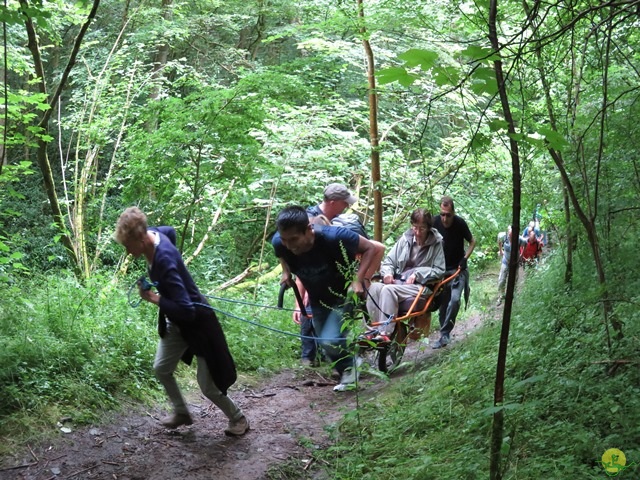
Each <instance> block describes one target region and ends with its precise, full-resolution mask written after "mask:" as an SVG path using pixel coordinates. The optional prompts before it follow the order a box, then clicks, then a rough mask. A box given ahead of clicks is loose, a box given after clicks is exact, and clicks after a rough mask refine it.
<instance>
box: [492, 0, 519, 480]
mask: <svg viewBox="0 0 640 480" xmlns="http://www.w3.org/2000/svg"><path fill="white" fill-rule="evenodd" d="M497 14H498V0H491V1H490V3H489V41H490V42H491V47H492V49H493V51H494V52H495V53H496V54H497V53H498V52H500V45H499V43H498V31H497V28H496V17H497ZM493 66H494V71H495V73H496V81H497V84H498V94H499V96H500V104H501V105H502V113H503V115H504V119H505V120H506V122H507V124H508V127H507V130H508V132H509V153H510V156H511V178H512V184H513V214H512V215H513V216H512V219H511V225H512V230H513V236H512V239H511V245H512V247H511V255H510V257H509V278H508V279H507V292H506V297H505V302H504V310H503V312H502V328H501V330H500V346H499V348H498V361H497V364H496V381H495V386H494V391H493V405H494V406H495V407H501V406H502V405H503V404H504V379H505V369H506V364H507V347H508V346H509V330H510V327H511V308H512V305H513V291H514V289H515V284H516V274H517V269H518V248H517V245H518V242H517V240H516V241H514V239H517V238H518V237H517V235H518V233H517V232H519V231H520V210H521V205H520V197H521V188H522V186H521V180H522V179H521V174H520V154H519V152H518V142H517V141H515V140H514V136H515V133H516V129H515V122H514V120H513V116H512V114H511V108H510V106H509V97H508V95H507V86H506V78H505V76H504V73H503V71H502V60H501V59H500V56H498V58H497V59H496V60H494V62H493ZM503 432H504V409H503V408H499V409H498V410H497V411H496V412H495V413H494V415H493V424H492V429H491V450H490V459H489V475H490V478H491V480H500V479H501V478H502V471H501V467H502V465H501V464H502V458H501V449H502V442H503V436H504V434H503Z"/></svg>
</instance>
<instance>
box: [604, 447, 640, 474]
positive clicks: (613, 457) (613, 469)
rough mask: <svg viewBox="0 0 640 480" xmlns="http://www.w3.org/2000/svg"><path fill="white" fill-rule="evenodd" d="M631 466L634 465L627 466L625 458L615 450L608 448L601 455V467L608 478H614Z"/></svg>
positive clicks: (620, 452)
mask: <svg viewBox="0 0 640 480" xmlns="http://www.w3.org/2000/svg"><path fill="white" fill-rule="evenodd" d="M632 465H634V464H633V463H632V464H630V465H627V457H625V455H624V452H623V451H622V450H619V449H617V448H610V449H608V450H607V451H606V452H604V453H603V454H602V467H603V468H604V471H605V472H607V475H609V476H610V477H615V476H616V475H618V474H619V473H620V472H622V471H623V470H625V469H627V468H629V467H630V466H632Z"/></svg>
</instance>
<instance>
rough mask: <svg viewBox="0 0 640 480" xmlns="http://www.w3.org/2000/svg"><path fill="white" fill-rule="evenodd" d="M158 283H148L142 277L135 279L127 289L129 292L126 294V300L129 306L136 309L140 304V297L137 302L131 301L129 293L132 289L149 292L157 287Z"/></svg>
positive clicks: (145, 278)
mask: <svg viewBox="0 0 640 480" xmlns="http://www.w3.org/2000/svg"><path fill="white" fill-rule="evenodd" d="M157 286H158V282H150V281H148V280H147V277H145V276H144V275H143V276H141V277H140V278H139V279H137V280H136V281H135V282H133V284H132V285H131V286H130V287H129V291H128V292H127V300H128V301H129V305H130V306H131V307H133V308H136V307H138V306H139V305H140V302H142V297H139V298H138V300H137V301H134V300H131V292H132V291H133V289H134V288H136V287H137V288H139V289H142V290H151V289H152V288H153V287H157Z"/></svg>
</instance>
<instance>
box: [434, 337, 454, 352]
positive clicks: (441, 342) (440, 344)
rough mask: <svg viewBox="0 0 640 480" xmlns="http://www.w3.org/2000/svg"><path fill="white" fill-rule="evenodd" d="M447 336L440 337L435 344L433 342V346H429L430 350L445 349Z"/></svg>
mask: <svg viewBox="0 0 640 480" xmlns="http://www.w3.org/2000/svg"><path fill="white" fill-rule="evenodd" d="M449 342H450V340H449V335H442V336H441V337H440V339H439V340H436V341H435V342H433V345H431V348H435V349H438V348H442V347H446V346H447V345H449Z"/></svg>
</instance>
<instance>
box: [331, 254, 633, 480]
mask: <svg viewBox="0 0 640 480" xmlns="http://www.w3.org/2000/svg"><path fill="white" fill-rule="evenodd" d="M629 253H630V252H629ZM624 258H626V259H627V260H625V261H626V263H625V264H624V265H623V264H622V263H620V264H619V265H618V266H616V267H612V268H613V269H618V270H620V271H621V272H622V271H636V270H637V265H631V264H630V263H631V262H635V260H631V259H634V258H635V257H634V256H631V255H630V256H628V257H627V256H625V257H624ZM581 260H583V261H582V262H580V264H581V265H584V266H588V265H589V258H584V259H581ZM636 263H637V262H636ZM563 268H564V266H563V263H562V261H561V258H559V257H557V258H552V257H549V258H547V261H546V262H545V264H543V265H541V266H540V268H539V269H538V270H537V271H535V272H531V273H530V274H528V275H527V276H526V278H525V279H524V281H521V282H520V286H519V287H518V290H517V293H516V299H515V301H514V312H513V317H512V323H511V334H510V341H509V350H508V359H507V383H506V386H505V392H506V401H505V403H504V404H503V405H502V406H498V407H494V406H493V387H494V381H495V370H496V356H497V350H498V343H499V338H500V325H501V322H500V315H501V314H502V309H495V310H492V309H491V308H488V309H487V310H488V311H487V314H486V315H485V317H486V318H485V323H484V326H483V328H481V329H480V330H479V331H478V332H477V333H475V334H473V336H472V337H471V338H469V339H468V340H467V341H465V342H462V343H458V344H455V345H454V346H453V347H452V348H451V349H449V350H447V351H445V352H442V354H440V355H438V356H437V359H436V360H435V364H434V362H429V365H423V366H422V367H420V368H418V369H417V370H416V371H414V372H411V373H409V374H408V375H405V376H403V377H402V378H397V379H396V380H394V381H392V382H391V383H390V386H389V388H387V389H386V390H385V391H384V392H381V393H378V394H377V395H376V396H375V398H374V399H366V397H367V394H366V390H365V391H364V392H363V393H361V394H360V395H361V399H360V402H359V403H360V405H361V407H360V408H359V410H358V411H355V412H352V413H350V414H349V415H348V416H347V418H346V420H345V421H344V423H343V424H342V425H341V426H340V428H339V430H338V434H337V439H336V443H335V445H334V446H333V447H332V448H330V449H329V450H328V451H327V452H326V454H325V455H324V458H325V459H326V460H327V462H329V464H330V465H331V467H330V468H331V471H330V478H334V479H356V478H357V479H376V480H379V479H397V478H403V479H420V480H429V479H434V480H435V479H438V480H442V479H456V480H459V479H470V480H471V479H477V478H481V477H485V476H486V475H487V473H486V472H488V471H489V444H490V442H489V440H490V435H491V423H492V414H493V413H494V412H495V409H496V408H503V409H504V411H505V418H506V424H505V438H504V442H503V446H502V453H503V459H504V464H503V471H504V475H503V478H504V479H512V480H516V479H519V480H524V479H527V480H534V479H536V480H537V479H541V478H544V479H565V478H580V479H588V478H593V479H601V478H605V477H606V472H605V470H604V469H603V467H602V464H601V458H602V455H603V453H604V452H605V451H606V450H607V449H610V448H618V449H620V450H622V451H623V452H624V453H625V454H626V458H627V459H628V460H627V463H628V464H629V463H630V462H631V461H632V460H633V459H635V461H636V462H637V461H638V459H640V431H639V430H638V428H637V426H638V425H639V424H640V369H639V368H638V357H639V353H640V321H639V320H640V318H639V316H640V315H639V314H638V313H637V310H638V309H637V305H638V301H639V300H640V299H639V297H638V293H637V292H638V289H639V287H640V285H639V280H638V278H637V277H636V278H630V277H622V276H621V277H619V278H625V281H620V283H619V284H618V283H617V284H615V292H616V294H615V297H616V300H617V301H616V307H615V312H616V314H617V315H618V317H619V318H620V319H621V320H623V321H624V322H625V329H624V331H625V336H624V338H622V339H611V345H612V347H611V350H609V349H608V340H607V333H606V330H605V327H604V325H603V323H602V307H601V305H600V304H599V303H598V302H597V301H595V300H594V299H595V298H597V297H598V292H597V291H596V284H595V282H594V279H593V274H592V271H590V270H588V268H583V269H582V270H579V271H576V275H575V279H574V288H573V289H568V288H566V287H565V286H564V285H563V284H562V281H561V279H562V278H563ZM521 280H522V279H521ZM487 281H489V282H492V283H493V282H495V278H493V279H491V278H488V279H486V280H485V281H483V283H486V282H487ZM472 288H476V289H478V284H477V283H476V284H475V285H472ZM494 288H495V287H494ZM479 290H481V291H482V290H483V288H482V287H481V288H480V289H479ZM479 298H480V299H481V301H482V302H484V303H485V307H488V305H487V304H486V301H487V300H486V298H485V297H484V296H483V295H480V297H477V296H476V297H475V298H474V299H473V300H474V302H476V303H477V302H478V299H479ZM494 300H495V297H494ZM638 468H639V467H635V469H633V468H632V469H630V470H627V471H623V472H621V473H620V475H619V478H637V474H638ZM634 475H635V476H634Z"/></svg>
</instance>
